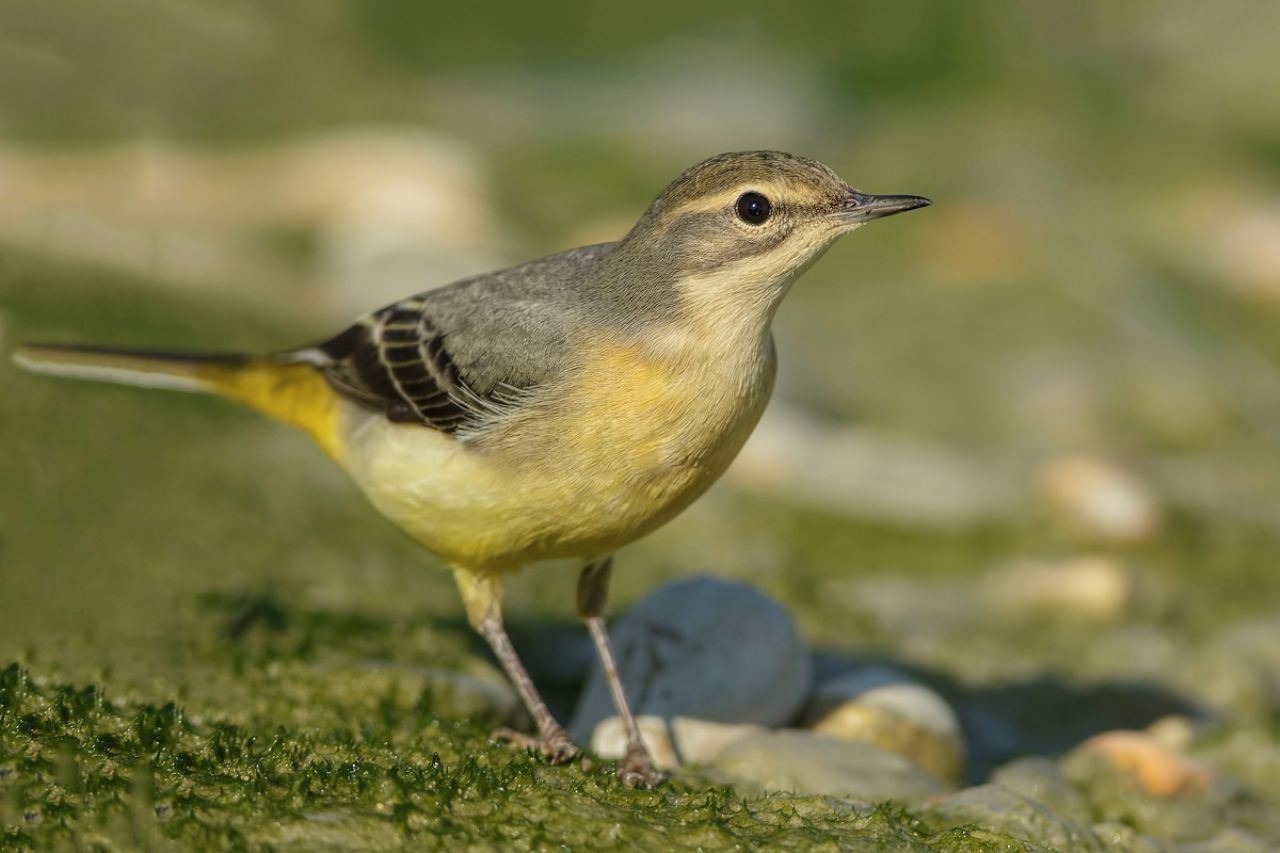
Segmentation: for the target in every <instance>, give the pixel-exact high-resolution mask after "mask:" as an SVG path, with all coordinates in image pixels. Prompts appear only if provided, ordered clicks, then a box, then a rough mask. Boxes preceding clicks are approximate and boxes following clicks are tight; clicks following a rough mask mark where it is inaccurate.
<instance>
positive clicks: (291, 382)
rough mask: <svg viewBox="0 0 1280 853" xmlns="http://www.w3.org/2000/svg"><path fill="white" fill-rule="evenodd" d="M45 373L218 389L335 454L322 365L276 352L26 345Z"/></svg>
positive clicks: (27, 355)
mask: <svg viewBox="0 0 1280 853" xmlns="http://www.w3.org/2000/svg"><path fill="white" fill-rule="evenodd" d="M14 361H16V362H17V363H18V364H19V365H20V366H21V367H24V368H26V369H27V370H31V371H35V372H37V373H45V374H50V375H54V376H67V377H73V378H77V379H95V380H101V381H106V382H118V383H122V384H126V385H140V386H144V387H149V388H168V389H172V390H176V391H196V392H203V393H209V394H217V395H218V396H221V397H226V398H227V399H228V400H235V401H236V402H238V403H243V404H245V405H247V406H249V407H251V408H254V409H257V410H258V411H260V412H263V413H265V414H267V415H270V416H271V417H273V418H275V419H277V420H280V421H284V422H285V423H287V424H292V425H293V426H296V427H299V428H301V429H303V430H305V431H306V432H307V433H309V434H310V435H311V437H312V438H313V439H315V441H316V443H317V444H319V445H320V447H321V448H323V449H324V451H325V453H328V454H329V456H331V457H333V458H334V459H335V460H337V459H340V457H341V455H342V447H341V442H340V439H339V434H338V413H339V398H338V396H337V394H335V393H334V391H333V389H332V388H331V387H330V386H329V383H328V382H326V381H325V379H324V377H323V376H322V375H321V374H320V371H318V370H317V369H316V368H315V367H313V366H312V365H310V364H306V363H303V362H297V361H288V360H285V359H281V358H276V357H271V356H242V355H187V354H169V353H150V352H136V351H129V350H118V349H110V348H101V347H72V346H46V345H32V346H23V347H19V348H18V349H17V350H16V351H15V352H14Z"/></svg>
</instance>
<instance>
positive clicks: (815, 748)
mask: <svg viewBox="0 0 1280 853" xmlns="http://www.w3.org/2000/svg"><path fill="white" fill-rule="evenodd" d="M711 767H712V768H713V769H714V770H716V771H718V772H719V774H721V775H723V776H725V777H727V778H728V779H729V780H731V781H732V782H734V783H735V784H737V785H739V786H741V787H742V788H745V789H753V788H754V789H756V790H761V791H789V792H792V793H800V794H823V795H828V796H836V797H852V798H855V799H859V800H867V801H871V802H880V801H883V800H898V801H902V802H908V803H910V802H919V801H922V800H924V799H926V798H928V797H930V796H933V795H936V794H940V793H942V791H943V787H942V785H941V784H940V783H939V782H938V780H937V779H935V778H934V777H933V776H931V775H929V774H928V773H926V772H924V771H923V770H921V769H920V768H919V767H917V766H916V765H915V764H913V763H912V762H910V761H908V760H907V759H905V758H903V757H902V756H900V755H897V754H895V753H892V752H889V751H888V750H884V749H881V748H879V747H877V746H874V745H873V744H869V743H861V742H858V741H844V740H837V739H835V738H829V737H825V736H824V735H818V734H813V733H811V732H806V731H800V730H796V729H783V730H779V731H763V732H759V733H756V734H751V735H747V736H746V737H743V738H739V739H738V740H735V741H733V742H732V743H730V744H729V745H728V746H726V747H725V748H724V750H723V751H721V752H720V754H719V755H717V756H716V758H715V759H714V761H712V762H711Z"/></svg>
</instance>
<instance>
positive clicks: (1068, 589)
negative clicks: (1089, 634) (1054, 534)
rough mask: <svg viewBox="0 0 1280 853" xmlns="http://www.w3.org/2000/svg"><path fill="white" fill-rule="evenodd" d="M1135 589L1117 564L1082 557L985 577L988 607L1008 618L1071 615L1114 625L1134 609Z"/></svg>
mask: <svg viewBox="0 0 1280 853" xmlns="http://www.w3.org/2000/svg"><path fill="white" fill-rule="evenodd" d="M1136 587H1137V584H1136V583H1135V580H1134V578H1133V575H1132V573H1131V572H1129V571H1128V570H1127V569H1126V567H1125V566H1123V565H1122V564H1121V563H1120V561H1118V560H1116V559H1114V558H1111V557H1104V556H1084V557H1075V558H1072V559H1067V560H1061V561H1056V562H1044V563H1019V564H1016V565H1014V566H1011V567H1010V568H1008V569H1006V570H1004V571H1002V572H999V573H997V574H995V575H993V576H991V577H990V578H988V580H987V582H986V584H985V590H986V594H987V598H988V600H989V601H990V602H991V604H992V605H993V606H994V607H995V608H996V609H999V610H1001V611H1003V612H1005V613H1007V614H1011V615H1018V616H1025V615H1032V616H1040V615H1043V614H1045V613H1051V614H1054V615H1056V616H1072V617H1076V618H1081V619H1090V620H1097V621H1105V622H1114V621H1117V620H1119V619H1121V618H1122V617H1124V616H1125V615H1126V614H1128V613H1129V612H1130V611H1131V610H1132V607H1133V603H1134V600H1135V598H1136Z"/></svg>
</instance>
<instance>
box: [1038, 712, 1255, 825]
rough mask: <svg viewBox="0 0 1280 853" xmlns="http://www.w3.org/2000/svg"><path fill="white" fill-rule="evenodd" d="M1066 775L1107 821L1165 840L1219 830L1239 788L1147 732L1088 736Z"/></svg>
mask: <svg viewBox="0 0 1280 853" xmlns="http://www.w3.org/2000/svg"><path fill="white" fill-rule="evenodd" d="M1062 770H1063V773H1064V774H1065V775H1066V777H1067V778H1068V779H1069V780H1070V781H1071V782H1073V783H1074V784H1075V785H1076V786H1077V788H1079V789H1080V791H1081V792H1082V793H1083V794H1084V795H1085V797H1086V798H1087V799H1088V800H1089V803H1090V807H1091V808H1092V810H1093V813H1094V814H1095V815H1096V816H1098V817H1099V818H1100V819H1102V820H1105V821H1114V822H1118V823H1124V824H1128V825H1130V826H1132V827H1134V828H1135V829H1137V830H1138V831H1140V832H1144V833H1147V834H1150V835H1154V836H1157V837H1159V838H1164V839H1202V838H1206V837H1208V836H1209V835H1210V834H1212V833H1213V832H1215V831H1217V830H1218V829H1219V828H1220V827H1221V826H1222V825H1223V821H1224V819H1225V816H1226V809H1227V804H1228V802H1229V800H1230V799H1231V798H1232V797H1233V796H1234V793H1235V786H1234V785H1232V784H1231V783H1229V782H1228V781H1227V780H1220V779H1217V778H1215V776H1214V775H1213V774H1212V773H1210V772H1209V770H1208V769H1207V768H1205V767H1203V766H1202V765H1200V764H1199V763H1197V762H1195V761H1192V760H1191V759H1189V758H1187V757H1186V756H1184V755H1183V754H1182V753H1180V752H1178V751H1177V750H1174V749H1171V748H1170V747H1168V746H1166V745H1164V744H1162V743H1161V742H1160V741H1158V740H1157V739H1156V738H1154V737H1152V736H1151V735H1149V734H1147V733H1145V732H1134V731H1111V732H1104V733H1103V734H1100V735H1096V736H1094V737H1092V738H1089V739H1088V740H1087V741H1085V742H1084V743H1082V744H1080V746H1078V747H1076V748H1075V749H1074V750H1072V752H1071V753H1070V754H1068V755H1067V757H1066V758H1064V759H1063V761H1062Z"/></svg>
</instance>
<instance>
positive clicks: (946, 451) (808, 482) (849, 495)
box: [726, 401, 1018, 527]
mask: <svg viewBox="0 0 1280 853" xmlns="http://www.w3.org/2000/svg"><path fill="white" fill-rule="evenodd" d="M726 479H727V480H728V481H729V482H731V483H733V484H735V485H737V486H739V487H741V488H743V489H745V490H747V491H750V492H754V493H758V494H765V495H768V496H769V497H771V498H775V499H776V498H778V497H783V498H785V499H788V500H792V501H795V502H797V503H801V504H805V505H808V506H814V507H818V508H820V509H822V510H824V511H827V512H833V513H838V514H841V515H845V516H849V517H854V518H873V519H879V520H883V521H889V522H894V523H899V524H911V525H926V526H943V527H946V526H951V525H957V524H965V523H974V522H977V521H983V520H988V519H992V518H1006V517H1008V516H1009V515H1010V514H1011V513H1012V512H1013V511H1014V508H1015V507H1016V506H1017V497H1018V488H1017V483H1016V478H1014V477H1011V476H1006V475H1005V473H1004V471H1003V470H1001V469H1000V468H999V466H997V465H993V463H992V462H991V461H990V460H987V459H981V458H972V457H969V456H967V455H965V454H963V453H961V452H959V451H957V450H956V449H954V448H951V447H948V446H945V445H939V444H935V443H932V442H929V441H926V440H924V439H921V438H915V437H910V436H905V435H902V434H899V433H889V432H885V431H881V430H873V429H869V428H867V427H862V426H852V427H851V426H848V425H845V424H835V423H828V422H825V421H823V420H822V419H821V418H819V417H817V416H816V415H814V414H813V413H812V412H810V411H807V410H805V409H804V408H802V407H800V406H797V405H794V404H793V405H788V404H787V403H786V402H785V401H779V402H775V403H774V404H773V405H771V406H770V407H769V409H768V410H767V411H766V412H765V414H764V416H763V417H762V418H761V420H760V424H759V425H758V426H757V428H756V430H755V432H754V433H752V435H751V438H750V439H749V440H748V441H747V443H746V445H745V446H744V447H743V448H742V452H741V453H740V454H739V455H738V458H737V459H736V460H735V461H734V464H733V467H731V468H730V469H729V471H728V472H726Z"/></svg>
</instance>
